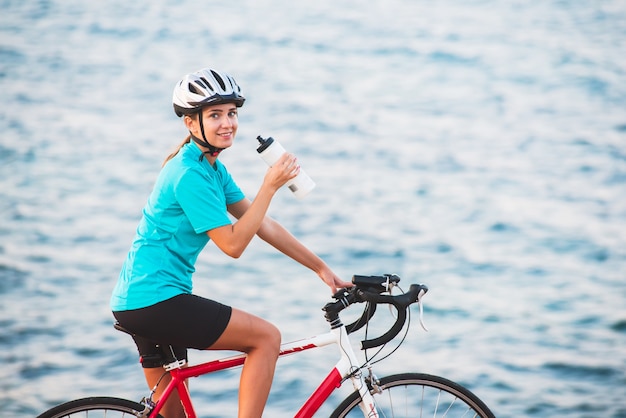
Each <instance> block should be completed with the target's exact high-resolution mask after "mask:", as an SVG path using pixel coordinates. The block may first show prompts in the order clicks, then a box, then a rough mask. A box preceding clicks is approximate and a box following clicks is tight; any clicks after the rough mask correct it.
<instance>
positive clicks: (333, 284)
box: [318, 267, 354, 295]
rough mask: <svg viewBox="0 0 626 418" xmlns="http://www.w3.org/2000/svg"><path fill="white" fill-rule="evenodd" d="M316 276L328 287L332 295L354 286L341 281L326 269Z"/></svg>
mask: <svg viewBox="0 0 626 418" xmlns="http://www.w3.org/2000/svg"><path fill="white" fill-rule="evenodd" d="M318 275H319V276H320V278H321V279H322V280H323V281H324V283H326V284H327V285H328V287H330V290H331V292H332V294H333V295H334V294H335V293H337V289H340V288H343V287H352V286H354V285H353V284H352V283H351V282H345V281H343V280H341V279H340V278H339V276H337V275H336V274H335V273H333V271H332V270H331V269H330V268H328V267H325V268H324V269H323V270H322V271H320V272H319V273H318Z"/></svg>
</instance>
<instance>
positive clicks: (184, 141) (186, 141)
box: [163, 135, 191, 166]
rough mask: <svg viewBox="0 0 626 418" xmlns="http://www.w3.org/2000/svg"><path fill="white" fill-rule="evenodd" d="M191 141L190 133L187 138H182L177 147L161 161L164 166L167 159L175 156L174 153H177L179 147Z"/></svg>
mask: <svg viewBox="0 0 626 418" xmlns="http://www.w3.org/2000/svg"><path fill="white" fill-rule="evenodd" d="M190 141H191V135H187V138H185V139H184V140H183V142H181V143H180V144H179V145H178V147H177V148H176V151H174V152H173V153H171V154H170V155H168V156H167V158H166V159H165V161H163V166H165V164H167V162H168V161H169V160H171V159H172V158H174V157H175V156H176V154H178V152H179V151H180V149H181V148H182V147H184V146H185V144H188V143H189V142H190Z"/></svg>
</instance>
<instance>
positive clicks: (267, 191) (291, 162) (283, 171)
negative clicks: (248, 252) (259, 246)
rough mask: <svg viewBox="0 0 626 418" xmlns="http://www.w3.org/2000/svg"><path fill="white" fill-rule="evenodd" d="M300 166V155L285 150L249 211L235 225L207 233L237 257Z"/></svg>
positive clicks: (264, 180) (269, 173)
mask: <svg viewBox="0 0 626 418" xmlns="http://www.w3.org/2000/svg"><path fill="white" fill-rule="evenodd" d="M299 171H300V166H299V165H298V164H297V163H296V158H295V157H294V156H293V155H291V154H288V153H285V154H284V155H283V156H281V158H280V159H279V160H278V161H277V162H276V164H274V166H272V167H271V168H269V169H268V171H267V174H266V175H265V178H264V179H263V184H262V185H261V188H260V189H259V192H258V193H257V195H256V197H255V198H254V200H253V201H252V203H251V204H250V206H249V207H248V209H247V210H246V211H245V213H244V214H243V215H242V216H241V217H240V218H239V219H238V220H237V221H236V222H235V223H234V224H232V225H225V226H222V227H219V228H215V229H211V230H210V231H208V232H207V234H208V235H209V238H211V240H212V241H213V242H214V243H215V244H216V245H217V246H218V248H219V249H220V250H222V251H223V252H224V253H226V254H228V255H229V256H231V257H233V258H239V257H240V256H241V254H242V253H243V251H244V250H245V249H246V247H247V246H248V244H249V243H250V241H251V240H252V238H253V237H254V236H255V235H256V233H257V231H258V230H259V228H260V227H261V224H262V222H263V218H264V217H265V214H266V213H267V210H268V209H269V206H270V203H271V201H272V198H273V197H274V194H275V193H276V191H277V190H278V189H279V188H280V187H281V186H283V185H284V184H285V183H286V182H287V181H289V180H291V179H292V178H294V177H295V176H297V175H298V173H299Z"/></svg>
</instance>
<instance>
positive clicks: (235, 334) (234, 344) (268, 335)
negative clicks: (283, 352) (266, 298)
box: [209, 308, 281, 353]
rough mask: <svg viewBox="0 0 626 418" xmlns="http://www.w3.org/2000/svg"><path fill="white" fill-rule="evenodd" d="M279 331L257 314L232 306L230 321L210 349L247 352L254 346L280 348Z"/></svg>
mask: <svg viewBox="0 0 626 418" xmlns="http://www.w3.org/2000/svg"><path fill="white" fill-rule="evenodd" d="M280 339H281V336H280V331H279V330H278V328H276V327H275V326H274V325H273V324H272V323H270V322H268V321H266V320H264V319H262V318H259V317H258V316H255V315H252V314H250V313H247V312H244V311H242V310H239V309H236V308H233V309H232V313H231V315H230V321H228V325H227V326H226V329H225V330H224V332H222V335H221V336H220V337H219V338H218V339H217V341H216V342H215V343H214V344H213V345H211V346H210V347H209V349H210V350H236V351H242V352H246V353H247V352H249V351H250V350H253V349H255V348H259V347H266V348H272V349H276V350H278V349H280Z"/></svg>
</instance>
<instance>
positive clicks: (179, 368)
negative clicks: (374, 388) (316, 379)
mask: <svg viewBox="0 0 626 418" xmlns="http://www.w3.org/2000/svg"><path fill="white" fill-rule="evenodd" d="M330 344H338V345H339V346H340V351H341V359H340V360H339V362H338V363H337V364H336V365H335V367H334V368H333V369H332V370H331V371H330V373H329V374H328V375H327V376H326V378H324V380H323V381H322V383H320V385H319V386H318V387H317V389H316V390H315V391H314V392H313V394H311V396H310V397H309V398H308V399H307V401H306V402H305V403H304V404H303V405H302V407H301V408H300V410H299V411H298V413H297V414H296V415H295V417H296V418H310V417H312V416H313V414H314V413H315V412H316V411H317V410H318V409H319V408H320V407H321V406H322V404H323V403H324V402H325V401H326V399H328V397H329V396H330V394H331V393H332V392H333V391H334V390H335V389H337V388H339V387H340V386H341V384H342V383H343V381H344V379H345V378H347V377H350V378H351V379H352V380H353V384H354V387H355V388H366V387H367V386H366V385H365V384H363V383H362V382H361V379H362V378H361V377H354V376H352V375H349V373H350V370H351V369H352V368H353V367H352V366H351V365H354V364H358V361H357V359H356V356H355V354H354V350H353V348H352V346H351V345H350V343H349V340H348V334H347V332H346V329H345V326H342V327H340V328H337V329H333V330H331V331H330V332H328V333H326V334H321V335H317V336H315V337H311V338H306V339H304V340H299V341H294V342H291V343H286V344H283V345H282V346H281V350H280V355H279V357H283V356H286V355H289V354H295V353H298V352H301V351H306V350H310V349H312V348H317V347H323V346H326V345H330ZM245 359H246V356H245V354H241V355H238V356H234V357H228V358H223V359H219V360H214V361H209V362H206V363H202V364H198V365H194V366H189V367H183V364H182V363H172V364H170V365H168V366H166V368H167V369H168V370H169V372H170V375H171V381H170V383H169V384H168V385H167V387H166V388H165V391H164V392H163V395H162V396H161V398H160V399H159V400H158V401H157V402H156V405H155V407H154V409H153V410H152V412H151V413H150V415H149V417H150V418H156V417H157V415H158V414H159V411H160V410H161V409H162V407H163V404H164V403H165V401H166V400H167V399H168V398H169V396H170V395H171V394H172V392H173V391H174V389H176V390H177V391H178V395H179V397H180V400H181V403H182V404H183V407H184V409H185V412H186V413H187V417H188V418H197V415H196V412H195V410H194V407H193V404H192V402H191V396H190V395H189V390H188V389H187V386H186V385H185V380H186V379H188V378H190V377H198V376H201V375H204V374H208V373H213V372H217V371H220V370H226V369H230V368H233V367H238V366H242V365H243V363H244V361H245ZM359 376H360V374H359ZM361 395H362V397H363V399H364V402H363V404H362V408H366V411H367V412H368V413H369V414H370V415H368V416H371V417H378V414H377V413H376V410H375V407H374V401H373V399H372V398H371V395H370V394H369V392H368V391H367V390H366V389H365V390H364V391H363V393H361Z"/></svg>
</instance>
